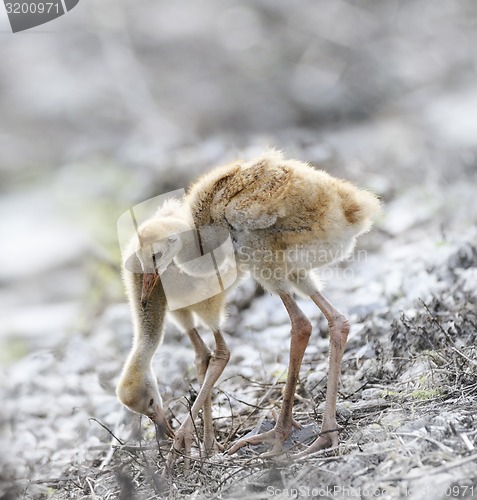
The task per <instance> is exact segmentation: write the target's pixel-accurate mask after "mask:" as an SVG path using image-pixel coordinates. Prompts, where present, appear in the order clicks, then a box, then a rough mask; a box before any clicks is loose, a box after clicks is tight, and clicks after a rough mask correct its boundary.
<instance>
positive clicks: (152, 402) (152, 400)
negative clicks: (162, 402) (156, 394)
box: [149, 398, 154, 406]
mask: <svg viewBox="0 0 477 500" xmlns="http://www.w3.org/2000/svg"><path fill="white" fill-rule="evenodd" d="M153 404H154V399H153V398H151V399H150V400H149V406H152V405H153Z"/></svg>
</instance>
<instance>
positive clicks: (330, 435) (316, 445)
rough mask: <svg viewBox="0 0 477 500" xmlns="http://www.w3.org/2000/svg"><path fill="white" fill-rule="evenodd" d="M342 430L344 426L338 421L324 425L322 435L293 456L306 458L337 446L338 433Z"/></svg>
mask: <svg viewBox="0 0 477 500" xmlns="http://www.w3.org/2000/svg"><path fill="white" fill-rule="evenodd" d="M341 430H342V427H340V426H339V425H338V424H337V423H336V422H334V423H333V424H332V425H323V427H322V428H321V431H320V435H319V436H318V437H317V438H316V439H315V441H314V442H313V443H312V444H311V445H310V446H308V448H306V449H305V450H303V451H302V452H300V453H297V454H295V455H293V458H297V459H299V458H305V457H308V456H310V455H313V453H316V452H318V451H321V450H326V449H328V448H337V447H338V433H339V432H340V431H341Z"/></svg>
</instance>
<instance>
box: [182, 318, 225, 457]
mask: <svg viewBox="0 0 477 500" xmlns="http://www.w3.org/2000/svg"><path fill="white" fill-rule="evenodd" d="M187 334H188V335H189V338H190V340H191V342H192V345H193V346H194V350H195V366H196V371H197V380H198V381H199V383H200V385H201V387H202V385H203V383H204V380H205V375H206V373H207V369H208V367H209V362H210V358H211V357H212V353H211V351H210V349H209V348H208V347H207V345H206V344H205V343H204V341H203V340H202V338H201V337H200V335H199V334H198V333H197V330H196V329H195V328H193V329H191V330H189V331H188V332H187ZM202 415H203V419H204V447H205V452H206V454H207V455H209V454H211V453H212V452H213V451H214V448H216V449H218V450H220V451H223V446H222V445H220V444H219V443H217V441H216V440H215V435H214V424H213V420H212V394H211V393H209V394H208V395H207V397H206V399H205V401H204V406H203V408H202Z"/></svg>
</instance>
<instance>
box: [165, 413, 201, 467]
mask: <svg viewBox="0 0 477 500" xmlns="http://www.w3.org/2000/svg"><path fill="white" fill-rule="evenodd" d="M193 440H194V432H193V425H192V422H189V420H186V421H185V422H184V423H183V424H182V425H181V426H180V427H179V429H178V430H177V431H176V433H175V437H174V441H173V442H172V447H171V450H170V451H169V454H168V455H167V461H166V470H167V471H170V470H171V469H172V466H173V465H174V464H175V463H176V462H177V460H178V459H179V457H183V458H184V471H186V472H187V471H188V470H189V467H190V459H191V451H192V442H193Z"/></svg>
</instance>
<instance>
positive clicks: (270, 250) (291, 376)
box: [118, 151, 380, 454]
mask: <svg viewBox="0 0 477 500" xmlns="http://www.w3.org/2000/svg"><path fill="white" fill-rule="evenodd" d="M186 208H187V209H188V210H190V211H188V210H186ZM379 210H380V203H379V201H378V199H377V198H376V196H375V195H373V194H372V193H370V192H368V191H365V190H361V189H358V188H357V187H355V186H354V185H352V184H351V183H349V182H347V181H343V180H340V179H336V178H333V177H332V176H330V175H329V174H327V173H326V172H323V171H320V170H316V169H314V168H313V167H311V166H310V165H308V164H306V163H303V162H300V161H295V160H286V159H284V158H283V156H282V155H281V154H280V153H277V152H275V151H271V152H268V153H266V154H264V155H263V156H262V157H260V158H257V159H255V160H252V161H249V162H243V161H237V162H234V163H231V164H229V165H226V166H223V167H219V168H217V169H214V170H212V171H211V172H210V173H208V174H206V175H204V176H203V177H201V178H200V179H199V180H198V181H197V182H196V183H195V184H193V185H192V187H191V188H190V189H189V191H188V193H187V194H186V197H185V200H181V201H178V202H176V203H175V205H174V206H170V207H168V208H167V209H166V213H164V212H162V213H161V210H159V212H158V213H157V214H156V215H155V216H154V217H152V218H151V219H150V220H148V221H147V222H146V223H145V224H143V226H142V227H141V228H140V229H139V238H138V239H139V242H140V244H139V246H138V247H137V248H136V249H135V254H134V255H135V256H136V258H137V259H138V260H139V261H140V262H141V263H142V271H143V272H144V275H141V274H136V273H128V272H125V274H124V275H125V281H126V285H127V287H128V289H129V298H130V301H131V305H132V310H133V315H134V318H135V347H134V349H133V351H132V353H131V355H130V358H129V361H128V363H127V364H126V366H125V369H124V370H123V375H122V378H121V381H120V383H119V387H118V396H119V399H120V400H121V401H122V402H123V403H124V404H126V406H128V407H129V408H130V409H132V410H134V411H136V412H139V413H145V414H148V413H147V411H149V412H150V413H149V416H152V418H153V419H155V421H156V422H161V425H160V427H162V428H163V429H164V430H165V431H166V432H168V433H169V434H171V432H170V427H169V424H166V423H165V422H166V419H165V416H164V410H163V409H162V404H161V403H160V396H159V393H158V391H157V385H156V383H155V381H154V382H151V378H152V379H153V376H152V372H151V371H150V359H151V357H152V354H153V352H154V350H155V349H156V348H157V346H158V344H159V341H160V338H161V334H160V332H161V330H162V324H163V318H164V314H165V310H166V299H165V295H164V291H163V288H162V286H161V279H160V277H159V276H160V275H161V270H163V269H167V266H168V265H169V263H170V262H172V261H173V260H174V259H176V261H177V263H178V264H179V265H180V261H181V260H182V259H181V252H184V251H185V250H186V248H185V245H184V244H183V241H182V238H181V237H180V234H183V232H184V231H185V230H186V229H188V228H191V227H192V226H195V227H196V228H201V227H203V226H207V227H216V228H220V229H224V230H227V231H229V233H230V236H231V239H232V241H233V248H234V251H235V256H236V260H237V267H238V271H239V273H238V274H239V276H241V275H243V274H245V273H247V272H248V273H251V274H252V276H253V277H254V279H255V280H256V281H258V282H259V283H260V284H261V285H262V286H263V287H264V288H265V289H267V290H268V291H270V292H272V293H274V294H277V295H278V296H279V297H280V299H281V300H282V302H283V304H284V306H285V308H286V310H287V311H288V314H289V316H290V321H291V342H290V358H289V369H288V375H287V381H286V385H285V391H284V398H283V403H282V407H281V411H280V413H279V416H278V419H277V422H276V425H275V427H274V428H273V429H272V430H270V431H268V432H265V433H262V434H259V435H256V436H253V437H249V438H245V439H241V440H239V441H237V442H236V443H235V444H234V445H233V446H232V447H231V449H230V450H229V453H235V452H236V451H237V450H238V449H239V448H241V447H242V446H244V445H246V444H258V443H261V442H267V443H269V444H270V447H271V450H270V453H271V454H275V453H278V452H280V451H281V450H282V446H283V443H284V441H285V440H286V439H287V437H288V436H289V434H290V433H291V430H292V426H293V423H294V420H293V416H292V409H293V400H294V396H295V389H296V385H297V381H298V376H299V371H300V367H301V363H302V359H303V355H304V353H305V349H306V347H307V345H308V341H309V338H310V335H311V330H312V326H311V323H310V321H309V320H308V318H307V317H306V316H305V314H304V313H303V312H302V311H301V309H300V308H299V306H298V304H297V302H296V300H295V298H294V293H295V292H297V293H299V294H301V295H304V296H307V297H309V298H310V299H311V300H312V301H313V302H314V303H315V304H316V305H317V306H318V308H319V309H320V310H321V311H322V313H323V314H324V316H325V317H326V319H327V320H328V324H329V330H330V353H329V356H330V363H329V374H328V383H327V390H326V400H325V410H324V415H323V422H322V427H321V432H320V435H319V436H318V437H317V439H316V440H315V441H314V443H312V445H311V446H310V447H308V448H307V450H306V452H305V453H313V452H315V451H317V450H320V449H323V448H327V447H334V446H337V444H338V425H337V422H336V399H337V393H338V384H339V376H340V369H341V360H342V356H343V351H344V348H345V344H346V340H347V336H348V332H349V323H348V321H347V319H346V318H345V317H344V316H343V315H342V314H341V313H340V312H339V311H337V310H336V309H335V308H334V307H333V306H332V305H331V304H330V303H329V302H328V301H327V300H326V298H325V297H324V296H323V294H322V293H321V292H320V290H319V285H318V282H317V280H316V278H315V277H314V274H313V269H316V268H318V267H320V266H324V265H329V264H331V263H332V262H335V261H337V260H341V259H344V258H345V257H346V256H347V255H348V254H349V253H350V252H351V251H352V250H353V247H354V245H355V242H356V238H357V236H359V235H360V234H362V233H364V232H366V231H368V230H369V229H370V227H371V225H372V221H373V219H374V218H375V216H376V215H377V213H378V212H379ZM188 214H191V217H192V221H191V220H190V218H191V217H190V216H188ZM181 232H182V233H181ZM164 238H166V239H165V240H164ZM159 240H161V241H165V243H164V245H165V247H164V248H162V247H161V250H160V252H159V253H158V252H156V253H154V249H153V246H154V242H155V241H159ZM154 259H155V261H156V262H155V264H154V266H153V272H150V271H148V270H147V269H146V267H147V266H146V265H145V263H146V262H151V261H153V260H154ZM156 269H158V271H156ZM224 304H225V298H224V293H223V292H221V293H219V294H217V295H216V296H214V297H212V298H211V299H208V300H206V301H205V302H202V303H199V304H196V305H194V306H189V307H186V308H184V309H182V310H179V311H177V312H175V313H174V314H175V315H176V319H177V320H178V322H179V323H180V324H181V325H182V326H183V328H184V329H185V330H187V331H188V332H189V336H190V337H191V340H192V342H193V344H194V347H195V348H196V355H197V358H196V359H202V358H204V357H205V358H206V359H207V361H206V362H204V363H202V364H201V363H200V362H199V363H198V366H201V369H200V370H199V373H201V375H198V378H199V380H201V379H202V386H201V389H200V392H199V395H198V397H197V400H196V401H195V403H194V405H193V407H192V410H191V414H190V415H189V417H188V418H187V420H186V421H185V422H184V423H183V424H182V425H181V427H180V428H179V430H178V431H177V433H176V437H175V439H174V444H173V450H175V452H180V451H181V450H182V449H183V448H185V450H186V452H188V451H189V450H190V442H191V440H192V437H191V436H192V431H193V426H192V422H193V419H194V418H195V417H196V416H197V415H198V413H199V411H200V409H201V408H202V407H203V408H204V415H205V414H206V413H207V414H208V415H209V416H210V397H211V391H212V388H213V385H214V383H215V382H216V380H217V379H218V377H219V376H220V374H221V373H222V371H223V369H224V368H225V365H226V363H227V361H228V357H229V352H228V349H227V347H226V344H225V342H224V340H223V337H222V334H221V332H220V319H221V317H222V310H223V307H224ZM194 307H195V308H196V309H194ZM194 315H195V316H198V317H199V318H200V320H201V321H202V322H203V323H205V324H206V325H207V326H209V327H210V328H211V329H212V331H213V332H214V336H215V341H216V348H215V351H214V353H212V354H210V352H209V351H208V350H206V348H205V347H204V346H205V345H204V344H203V342H202V341H201V339H200V337H199V336H198V334H197V330H196V329H195V324H194V322H193V316H194ZM184 318H185V319H184ZM191 332H193V333H192V334H191ZM204 353H205V354H204ZM137 359H139V360H140V361H139V362H138V361H137ZM201 370H202V371H201ZM145 394H146V396H145ZM148 398H149V399H148ZM151 401H153V402H154V405H156V406H155V408H154V411H152V412H151V411H150V410H149V408H148V407H146V408H145V407H144V404H145V403H148V402H149V403H150V402H151ZM145 410H146V411H145ZM207 420H209V417H207ZM207 425H209V427H210V429H212V424H211V417H210V422H209V423H208V424H207ZM211 432H212V434H211V435H210V434H209V437H208V440H209V449H211V448H210V443H215V440H214V439H213V430H212V431H211Z"/></svg>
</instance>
